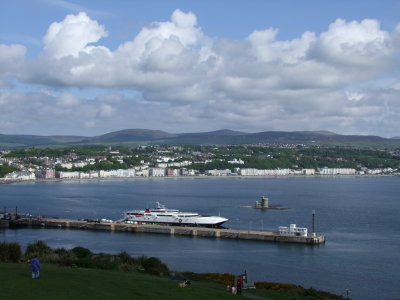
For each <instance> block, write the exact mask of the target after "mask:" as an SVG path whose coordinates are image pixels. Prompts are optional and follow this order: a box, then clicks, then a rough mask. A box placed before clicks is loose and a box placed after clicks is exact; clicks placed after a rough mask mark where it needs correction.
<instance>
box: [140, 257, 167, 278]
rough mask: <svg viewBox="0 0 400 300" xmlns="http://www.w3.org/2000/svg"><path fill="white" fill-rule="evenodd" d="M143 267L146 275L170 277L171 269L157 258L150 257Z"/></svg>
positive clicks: (145, 260)
mask: <svg viewBox="0 0 400 300" xmlns="http://www.w3.org/2000/svg"><path fill="white" fill-rule="evenodd" d="M142 266H143V268H144V270H145V272H146V273H150V274H153V275H160V274H164V275H168V274H169V269H168V267H167V265H166V264H164V263H163V262H162V261H161V260H160V259H158V258H156V257H150V258H147V259H144V261H143V263H142Z"/></svg>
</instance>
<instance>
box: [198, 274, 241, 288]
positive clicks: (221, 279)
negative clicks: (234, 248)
mask: <svg viewBox="0 0 400 300" xmlns="http://www.w3.org/2000/svg"><path fill="white" fill-rule="evenodd" d="M205 279H206V280H210V281H216V282H218V283H222V284H224V285H230V284H232V283H234V280H235V275H233V274H230V273H223V274H220V273H206V274H205Z"/></svg>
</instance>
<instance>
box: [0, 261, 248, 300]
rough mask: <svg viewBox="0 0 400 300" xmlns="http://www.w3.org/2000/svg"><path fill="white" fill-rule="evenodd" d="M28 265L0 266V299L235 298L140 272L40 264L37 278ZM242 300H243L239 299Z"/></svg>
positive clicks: (207, 286) (214, 288) (218, 289)
mask: <svg viewBox="0 0 400 300" xmlns="http://www.w3.org/2000/svg"><path fill="white" fill-rule="evenodd" d="M30 276H31V273H30V268H29V265H27V264H22V263H0V295H1V297H0V298H1V299H68V300H71V299H138V300H140V299H146V300H150V299H155V300H157V299H160V300H161V299H162V300H165V299H177V300H179V299H185V300H187V299H204V300H207V299H237V296H236V295H232V294H229V293H228V292H226V291H224V290H223V286H222V285H218V284H215V283H210V282H194V283H192V285H191V286H188V287H186V288H179V287H178V281H174V280H170V279H169V278H166V277H157V276H152V275H147V274H140V273H126V272H122V271H109V270H107V271H106V270H98V269H81V268H65V267H59V266H57V265H51V264H43V265H42V272H41V275H40V278H39V279H32V278H31V277H30ZM243 298H246V297H243Z"/></svg>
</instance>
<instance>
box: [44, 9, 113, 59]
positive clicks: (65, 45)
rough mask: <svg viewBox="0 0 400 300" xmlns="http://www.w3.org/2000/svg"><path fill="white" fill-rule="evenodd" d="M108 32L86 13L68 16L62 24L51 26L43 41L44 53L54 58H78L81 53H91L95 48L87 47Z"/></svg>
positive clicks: (56, 23)
mask: <svg viewBox="0 0 400 300" xmlns="http://www.w3.org/2000/svg"><path fill="white" fill-rule="evenodd" d="M106 36H107V32H106V31H105V29H104V27H103V26H101V25H99V24H98V23H97V21H94V20H92V19H90V18H89V17H88V16H87V15H86V13H84V12H80V13H79V14H77V15H68V16H66V17H65V19H64V20H63V21H62V22H54V23H52V24H51V25H50V27H49V29H48V30H47V33H46V35H45V37H44V39H43V43H44V51H45V53H46V54H47V55H49V56H50V57H54V58H62V57H64V56H68V55H72V56H74V57H77V56H78V54H79V52H81V51H85V52H90V51H92V50H93V49H94V48H95V47H93V46H92V47H90V46H87V45H88V44H90V43H95V42H97V41H99V40H100V39H101V38H102V37H106Z"/></svg>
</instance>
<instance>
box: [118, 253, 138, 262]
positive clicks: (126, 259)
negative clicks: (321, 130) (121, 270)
mask: <svg viewBox="0 0 400 300" xmlns="http://www.w3.org/2000/svg"><path fill="white" fill-rule="evenodd" d="M118 258H119V259H120V260H121V261H122V262H123V263H125V264H135V263H136V259H134V258H133V257H132V256H130V255H129V253H128V252H126V251H123V252H121V253H120V254H118Z"/></svg>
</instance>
